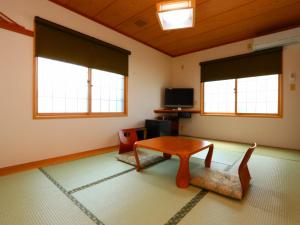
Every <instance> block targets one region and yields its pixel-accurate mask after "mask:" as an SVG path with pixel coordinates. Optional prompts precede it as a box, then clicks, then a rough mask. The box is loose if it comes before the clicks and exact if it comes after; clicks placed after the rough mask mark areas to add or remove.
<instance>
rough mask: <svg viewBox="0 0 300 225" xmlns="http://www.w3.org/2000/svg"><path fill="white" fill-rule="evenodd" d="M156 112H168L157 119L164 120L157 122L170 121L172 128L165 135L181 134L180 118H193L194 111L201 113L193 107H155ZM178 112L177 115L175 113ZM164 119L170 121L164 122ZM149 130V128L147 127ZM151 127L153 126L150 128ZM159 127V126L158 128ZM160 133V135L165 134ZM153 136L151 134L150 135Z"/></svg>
mask: <svg viewBox="0 0 300 225" xmlns="http://www.w3.org/2000/svg"><path fill="white" fill-rule="evenodd" d="M154 112H155V113H160V114H166V115H163V116H158V117H157V118H158V119H157V120H155V121H162V122H157V123H168V124H169V125H168V126H169V128H168V129H169V130H171V131H170V132H169V133H164V134H163V135H166V134H168V135H172V136H177V135H179V119H180V118H191V116H192V114H193V113H200V110H199V109H195V108H191V109H185V108H183V109H155V110H154ZM174 114H176V115H174ZM163 121H169V122H163ZM146 129H147V130H148V128H147V127H146ZM150 129H151V128H150ZM157 129H159V128H157ZM159 132H160V131H159V130H157V131H156V134H158V133H159ZM163 135H159V136H163ZM150 136H151V135H150Z"/></svg>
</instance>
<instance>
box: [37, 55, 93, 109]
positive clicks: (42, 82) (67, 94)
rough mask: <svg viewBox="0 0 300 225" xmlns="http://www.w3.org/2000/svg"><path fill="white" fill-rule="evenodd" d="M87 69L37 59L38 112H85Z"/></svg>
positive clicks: (86, 107) (86, 105)
mask: <svg viewBox="0 0 300 225" xmlns="http://www.w3.org/2000/svg"><path fill="white" fill-rule="evenodd" d="M87 81H88V68H86V67H83V66H78V65H74V64H70V63H65V62H60V61H56V60H51V59H46V58H41V57H38V112H39V113H80V112H87V111H88V104H87V101H88V82H87Z"/></svg>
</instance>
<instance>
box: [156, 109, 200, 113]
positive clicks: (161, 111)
mask: <svg viewBox="0 0 300 225" xmlns="http://www.w3.org/2000/svg"><path fill="white" fill-rule="evenodd" d="M154 112H155V113H180V112H188V113H200V110H199V109H181V110H178V109H155V110H154Z"/></svg>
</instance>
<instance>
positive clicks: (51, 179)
mask: <svg viewBox="0 0 300 225" xmlns="http://www.w3.org/2000/svg"><path fill="white" fill-rule="evenodd" d="M39 170H40V171H41V172H42V173H43V174H44V175H45V176H46V177H47V178H48V179H49V180H50V181H51V182H52V183H53V184H54V185H55V186H56V187H57V188H58V189H59V190H60V191H61V192H62V193H64V194H65V195H66V196H67V197H68V198H69V199H70V200H71V201H72V202H73V203H74V204H75V205H76V206H78V208H79V209H80V210H81V211H82V212H83V213H84V214H85V215H87V216H88V217H89V218H90V219H91V220H92V221H94V222H95V223H96V224H97V225H105V224H104V223H103V222H102V221H101V220H99V219H98V218H97V217H96V216H95V215H94V214H93V213H92V212H91V211H89V210H88V209H87V208H86V207H85V206H84V205H82V204H81V203H80V202H79V201H78V200H77V199H76V198H75V197H74V196H72V195H70V194H68V191H67V190H66V189H65V188H64V187H63V186H61V185H60V184H59V183H58V182H57V181H56V180H55V179H54V178H52V177H51V176H50V175H49V174H48V173H47V172H46V171H45V170H44V169H43V168H39Z"/></svg>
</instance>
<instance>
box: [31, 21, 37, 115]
mask: <svg viewBox="0 0 300 225" xmlns="http://www.w3.org/2000/svg"><path fill="white" fill-rule="evenodd" d="M34 26H35V25H34ZM34 55H35V35H34V37H33V55H32V66H33V67H32V112H33V115H32V118H33V119H35V117H36V115H37V114H38V98H37V97H38V87H37V84H38V76H37V74H38V61H37V58H36V57H35V56H34Z"/></svg>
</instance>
